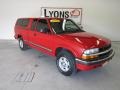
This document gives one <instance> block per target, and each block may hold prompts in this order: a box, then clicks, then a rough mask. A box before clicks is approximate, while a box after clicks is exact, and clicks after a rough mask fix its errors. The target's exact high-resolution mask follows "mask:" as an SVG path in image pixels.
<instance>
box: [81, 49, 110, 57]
mask: <svg viewBox="0 0 120 90" xmlns="http://www.w3.org/2000/svg"><path fill="white" fill-rule="evenodd" d="M110 50H112V48H109V49H108V50H106V51H103V52H98V53H95V54H90V55H86V54H83V55H85V56H93V55H100V54H104V53H107V52H109V51H110Z"/></svg>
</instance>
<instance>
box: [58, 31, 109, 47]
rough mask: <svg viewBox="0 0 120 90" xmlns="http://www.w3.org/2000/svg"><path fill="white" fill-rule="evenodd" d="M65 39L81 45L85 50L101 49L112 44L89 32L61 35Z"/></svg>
mask: <svg viewBox="0 0 120 90" xmlns="http://www.w3.org/2000/svg"><path fill="white" fill-rule="evenodd" d="M60 36H62V37H63V38H65V39H67V40H69V41H70V42H73V43H75V44H78V45H79V44H80V45H82V46H83V47H84V48H86V49H89V48H100V47H103V46H105V45H108V44H110V43H111V42H110V40H108V39H106V38H104V37H102V36H99V35H96V34H92V33H88V32H80V33H70V34H61V35H60Z"/></svg>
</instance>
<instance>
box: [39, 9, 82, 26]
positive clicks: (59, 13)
mask: <svg viewBox="0 0 120 90" xmlns="http://www.w3.org/2000/svg"><path fill="white" fill-rule="evenodd" d="M41 16H42V17H55V18H70V19H72V20H74V21H75V22H76V23H78V24H81V20H82V8H57V7H42V8H41Z"/></svg>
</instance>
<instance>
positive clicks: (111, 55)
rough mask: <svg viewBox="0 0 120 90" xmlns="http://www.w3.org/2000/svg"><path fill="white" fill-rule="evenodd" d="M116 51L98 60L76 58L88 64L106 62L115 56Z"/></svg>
mask: <svg viewBox="0 0 120 90" xmlns="http://www.w3.org/2000/svg"><path fill="white" fill-rule="evenodd" d="M114 54H115V52H114V51H113V52H112V53H111V54H110V56H108V57H106V58H104V59H100V60H96V61H84V60H81V59H78V58H76V59H75V60H76V61H78V62H80V63H82V64H86V65H89V64H95V63H99V62H104V61H108V60H109V59H111V58H112V57H113V56H114Z"/></svg>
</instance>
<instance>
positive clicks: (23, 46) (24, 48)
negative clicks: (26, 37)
mask: <svg viewBox="0 0 120 90" xmlns="http://www.w3.org/2000/svg"><path fill="white" fill-rule="evenodd" d="M19 48H20V49H21V50H27V49H28V46H27V45H26V44H25V43H24V41H23V39H22V38H19Z"/></svg>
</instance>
